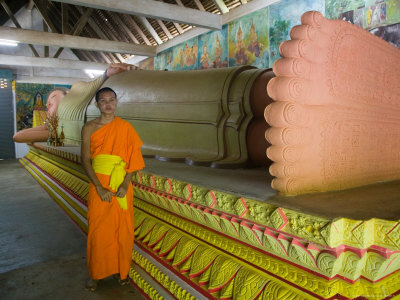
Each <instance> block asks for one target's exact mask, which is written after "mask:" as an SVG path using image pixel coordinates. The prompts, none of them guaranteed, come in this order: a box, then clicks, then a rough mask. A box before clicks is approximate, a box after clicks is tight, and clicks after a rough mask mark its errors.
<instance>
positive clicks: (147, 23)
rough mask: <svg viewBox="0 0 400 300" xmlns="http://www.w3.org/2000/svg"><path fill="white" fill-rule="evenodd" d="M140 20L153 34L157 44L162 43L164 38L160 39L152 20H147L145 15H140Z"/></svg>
mask: <svg viewBox="0 0 400 300" xmlns="http://www.w3.org/2000/svg"><path fill="white" fill-rule="evenodd" d="M139 20H140V22H141V23H142V24H143V26H144V27H145V28H146V29H147V31H148V32H149V33H150V34H151V36H152V37H153V38H154V39H155V41H156V42H157V44H159V45H160V44H162V40H161V39H160V37H159V36H158V34H157V32H156V31H155V30H154V28H153V27H152V26H151V24H150V22H149V21H147V19H146V18H145V17H139Z"/></svg>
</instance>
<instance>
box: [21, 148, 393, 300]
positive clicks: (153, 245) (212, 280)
mask: <svg viewBox="0 0 400 300" xmlns="http://www.w3.org/2000/svg"><path fill="white" fill-rule="evenodd" d="M79 153H80V148H79V147H58V148H53V147H48V146H46V145H44V144H41V143H38V144H35V145H34V146H32V147H31V149H30V152H29V153H28V154H27V155H26V157H25V158H24V159H22V160H21V163H22V164H23V165H24V166H25V167H26V168H27V169H28V171H29V172H30V173H31V174H32V175H33V176H34V177H35V178H36V179H37V180H38V182H39V183H40V184H41V185H42V186H43V187H44V188H45V189H46V190H47V191H48V192H49V194H50V195H51V196H52V197H53V198H54V200H55V201H56V202H57V203H58V204H59V205H60V206H61V207H62V208H63V209H64V210H65V212H66V213H67V214H68V215H69V216H70V217H71V218H72V219H73V220H74V221H75V223H76V224H77V225H78V226H79V227H80V228H81V229H82V230H83V231H86V230H87V221H86V198H87V192H88V179H87V176H86V175H85V174H84V171H83V168H82V167H81V166H80V164H79V161H80V157H79ZM270 179H271V178H270V177H269V175H268V173H267V171H266V170H263V169H248V170H221V169H211V168H205V167H198V166H188V165H185V164H182V163H173V162H160V161H157V160H154V159H146V168H145V169H144V170H143V171H140V172H137V173H136V175H135V176H134V178H133V184H134V194H135V200H134V205H135V247H134V252H133V254H132V259H133V262H134V263H133V264H132V269H131V272H130V277H131V279H132V280H133V281H134V282H135V284H136V285H138V286H139V287H140V288H141V289H142V290H143V291H144V292H147V293H148V296H149V297H150V298H152V299H155V298H157V295H163V294H165V293H170V294H173V295H175V296H176V297H178V298H179V299H190V296H193V297H195V298H196V299H212V297H214V298H217V299H220V298H231V297H232V298H238V299H255V298H257V297H258V298H257V299H292V298H293V299H316V298H324V299H327V298H331V297H334V296H335V295H341V296H342V297H344V298H356V297H359V296H363V295H364V296H365V295H370V297H374V298H375V299H383V298H385V297H387V296H389V295H393V294H395V293H396V292H398V290H399V286H400V225H399V220H398V216H399V215H400V214H399V212H400V203H399V201H397V199H398V195H399V194H400V184H399V182H391V183H381V184H376V185H371V186H365V187H362V188H357V189H351V190H346V191H340V192H330V193H323V194H318V195H317V194H310V195H302V196H296V197H284V196H279V195H276V194H275V192H274V191H273V190H272V189H271V188H269V184H268V180H270ZM382 291H385V294H383V292H382ZM371 295H372V296H371ZM280 297H281V298H280ZM282 297H283V298H282Z"/></svg>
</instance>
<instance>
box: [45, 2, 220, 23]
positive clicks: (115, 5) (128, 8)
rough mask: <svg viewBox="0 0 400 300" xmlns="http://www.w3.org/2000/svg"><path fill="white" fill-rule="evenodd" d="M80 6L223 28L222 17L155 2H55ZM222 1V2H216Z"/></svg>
mask: <svg viewBox="0 0 400 300" xmlns="http://www.w3.org/2000/svg"><path fill="white" fill-rule="evenodd" d="M53 1H57V2H62V3H68V4H73V5H79V6H86V7H92V8H96V9H102V10H109V11H114V12H117V13H122V14H130V15H137V16H142V17H149V18H152V19H161V20H167V21H172V22H179V23H183V24H188V25H192V26H197V27H204V28H209V29H214V30H219V29H221V27H222V22H221V16H219V15H215V14H212V13H209V12H204V11H199V10H197V9H192V8H187V7H181V6H178V5H174V4H169V3H164V2H159V1H154V0H119V1H109V0H53ZM214 1H221V2H223V1H222V0H214Z"/></svg>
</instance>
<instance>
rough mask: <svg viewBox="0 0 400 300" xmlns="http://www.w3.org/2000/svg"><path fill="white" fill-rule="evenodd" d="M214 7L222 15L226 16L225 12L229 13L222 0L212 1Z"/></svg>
mask: <svg viewBox="0 0 400 300" xmlns="http://www.w3.org/2000/svg"><path fill="white" fill-rule="evenodd" d="M213 1H214V3H215V5H216V6H217V7H218V10H219V11H220V12H221V13H222V14H226V13H227V12H229V9H228V7H227V6H226V4H225V2H224V1H223V0H213Z"/></svg>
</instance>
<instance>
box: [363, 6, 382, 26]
mask: <svg viewBox="0 0 400 300" xmlns="http://www.w3.org/2000/svg"><path fill="white" fill-rule="evenodd" d="M365 19H366V23H365V25H366V26H365V27H364V28H365V29H372V28H375V27H379V26H382V25H383V24H386V3H385V2H381V3H376V4H374V5H371V6H369V7H368V8H367V9H366V11H365Z"/></svg>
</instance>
